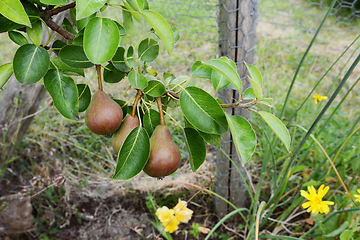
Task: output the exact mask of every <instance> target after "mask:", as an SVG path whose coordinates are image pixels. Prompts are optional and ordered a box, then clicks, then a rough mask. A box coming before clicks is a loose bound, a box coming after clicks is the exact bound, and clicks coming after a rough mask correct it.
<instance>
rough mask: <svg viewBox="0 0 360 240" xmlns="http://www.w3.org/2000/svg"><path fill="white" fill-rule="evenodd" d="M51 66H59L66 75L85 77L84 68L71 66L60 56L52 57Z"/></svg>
mask: <svg viewBox="0 0 360 240" xmlns="http://www.w3.org/2000/svg"><path fill="white" fill-rule="evenodd" d="M50 68H59V69H61V71H62V72H63V74H65V75H73V76H83V77H85V73H84V69H80V68H72V67H69V66H68V65H66V64H65V63H64V62H62V61H61V60H60V58H59V57H53V58H51V59H50Z"/></svg>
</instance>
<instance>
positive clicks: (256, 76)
mask: <svg viewBox="0 0 360 240" xmlns="http://www.w3.org/2000/svg"><path fill="white" fill-rule="evenodd" d="M245 65H246V67H247V69H248V71H249V73H250V77H249V81H250V83H251V86H252V88H253V90H254V94H255V97H256V98H257V99H261V98H262V97H263V96H262V77H261V74H260V72H259V70H258V69H257V68H256V67H254V66H252V65H250V64H247V63H245Z"/></svg>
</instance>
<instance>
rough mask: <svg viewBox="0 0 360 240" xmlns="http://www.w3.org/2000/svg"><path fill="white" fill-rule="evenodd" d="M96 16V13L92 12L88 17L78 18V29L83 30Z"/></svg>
mask: <svg viewBox="0 0 360 240" xmlns="http://www.w3.org/2000/svg"><path fill="white" fill-rule="evenodd" d="M94 17H96V13H94V14H91V15H90V16H88V17H86V18H83V19H80V20H77V21H76V26H77V29H78V31H79V32H80V31H81V30H83V29H84V28H85V27H86V25H87V24H88V23H89V22H90V20H91V19H93V18H94Z"/></svg>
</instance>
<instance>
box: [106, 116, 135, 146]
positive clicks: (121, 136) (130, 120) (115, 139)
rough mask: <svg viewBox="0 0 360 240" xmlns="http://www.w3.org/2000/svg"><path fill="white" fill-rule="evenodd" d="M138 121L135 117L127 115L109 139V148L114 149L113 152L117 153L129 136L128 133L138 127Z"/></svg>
mask: <svg viewBox="0 0 360 240" xmlns="http://www.w3.org/2000/svg"><path fill="white" fill-rule="evenodd" d="M139 125H140V124H139V119H138V118H137V117H136V116H135V117H133V116H131V115H127V116H126V117H125V119H124V121H123V122H122V124H121V125H120V128H119V129H118V130H116V132H115V133H114V134H113V136H112V138H111V146H112V148H113V149H114V151H115V152H117V153H118V152H119V151H120V149H121V147H122V145H123V143H124V141H125V139H126V137H127V136H128V135H129V133H130V132H131V131H132V130H133V129H134V128H136V127H137V126H139Z"/></svg>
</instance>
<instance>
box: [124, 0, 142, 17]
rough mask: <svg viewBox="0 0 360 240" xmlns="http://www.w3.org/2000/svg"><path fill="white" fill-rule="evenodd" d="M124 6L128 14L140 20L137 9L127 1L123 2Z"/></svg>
mask: <svg viewBox="0 0 360 240" xmlns="http://www.w3.org/2000/svg"><path fill="white" fill-rule="evenodd" d="M123 3H124V6H125V8H126V9H127V10H129V12H130V14H131V15H132V16H133V17H134V18H135V19H136V21H138V22H139V21H140V20H141V15H140V14H139V13H138V10H136V9H134V8H133V7H132V6H131V5H130V4H129V3H128V2H123Z"/></svg>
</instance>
